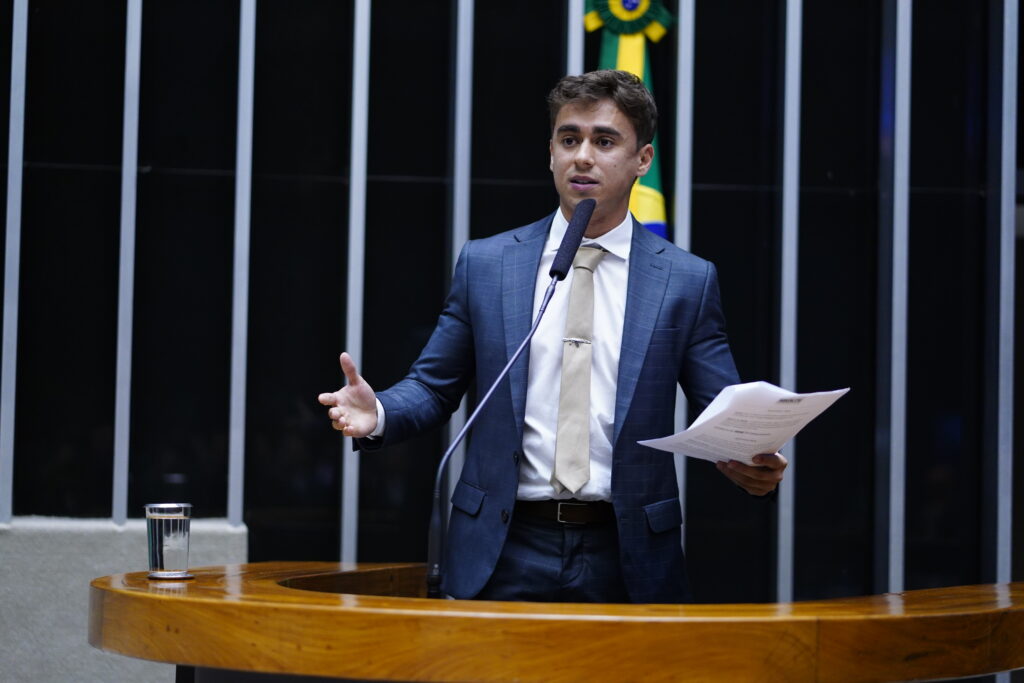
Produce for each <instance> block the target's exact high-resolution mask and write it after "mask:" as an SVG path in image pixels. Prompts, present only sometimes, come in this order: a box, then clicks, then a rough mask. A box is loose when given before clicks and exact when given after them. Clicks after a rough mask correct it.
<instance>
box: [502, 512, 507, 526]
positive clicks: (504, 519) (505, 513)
mask: <svg viewBox="0 0 1024 683" xmlns="http://www.w3.org/2000/svg"><path fill="white" fill-rule="evenodd" d="M501 521H502V522H503V523H504V524H508V510H502V511H501Z"/></svg>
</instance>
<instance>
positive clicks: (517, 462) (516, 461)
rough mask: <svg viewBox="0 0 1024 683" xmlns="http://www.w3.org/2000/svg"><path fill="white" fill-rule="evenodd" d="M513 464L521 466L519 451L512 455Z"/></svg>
mask: <svg viewBox="0 0 1024 683" xmlns="http://www.w3.org/2000/svg"><path fill="white" fill-rule="evenodd" d="M512 462H513V463H515V464H516V465H518V464H519V451H515V452H514V453H512Z"/></svg>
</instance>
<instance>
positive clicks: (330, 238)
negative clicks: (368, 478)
mask: <svg viewBox="0 0 1024 683" xmlns="http://www.w3.org/2000/svg"><path fill="white" fill-rule="evenodd" d="M351 55H352V3H351V2H328V1H316V2H313V1H305V2H294V1H289V2H282V1H276V2H261V3H259V4H258V6H257V17H256V83H255V87H256V94H255V98H256V99H255V108H256V118H255V122H254V132H253V135H254V149H253V166H254V179H253V200H252V251H251V257H250V268H251V275H252V280H251V286H250V290H249V367H248V373H247V374H248V387H247V396H246V467H245V522H246V524H247V525H248V527H249V559H250V560H252V561H260V560H283V559H296V560H298V559H302V560H336V559H337V558H338V552H339V542H340V533H341V527H340V516H341V450H342V444H341V441H340V439H339V438H338V434H337V432H335V431H334V430H332V429H331V428H330V424H329V423H328V421H327V417H326V415H325V414H324V410H323V407H322V406H320V404H319V403H317V400H316V397H317V395H318V394H320V393H321V392H323V391H328V390H333V389H336V388H337V387H338V386H339V385H340V384H341V370H340V368H339V367H338V355H339V353H340V352H341V351H342V350H343V348H342V344H343V340H344V326H345V323H344V321H345V310H344V305H345V271H346V259H347V256H346V245H347V241H348V237H347V233H348V230H347V225H348V211H347V207H348V182H347V169H348V158H349V148H348V139H349V128H350V124H349V120H350V114H349V111H350V108H351V74H352V57H351Z"/></svg>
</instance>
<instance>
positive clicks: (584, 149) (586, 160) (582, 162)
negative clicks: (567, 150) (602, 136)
mask: <svg viewBox="0 0 1024 683" xmlns="http://www.w3.org/2000/svg"><path fill="white" fill-rule="evenodd" d="M573 161H574V162H575V163H576V165H577V166H581V167H583V168H589V167H590V166H593V165H594V146H593V145H591V144H590V142H589V141H587V140H584V141H583V142H581V143H580V144H579V145H577V146H576V155H575V157H573Z"/></svg>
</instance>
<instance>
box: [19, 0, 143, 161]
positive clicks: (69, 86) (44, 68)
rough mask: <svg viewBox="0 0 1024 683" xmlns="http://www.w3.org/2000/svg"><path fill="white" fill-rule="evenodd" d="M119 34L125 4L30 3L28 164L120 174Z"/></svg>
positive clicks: (121, 71) (121, 38) (121, 62)
mask: <svg viewBox="0 0 1024 683" xmlns="http://www.w3.org/2000/svg"><path fill="white" fill-rule="evenodd" d="M124 31H125V3H124V2H107V3H82V2H75V1H74V0H37V1H34V2H32V3H30V5H29V20H28V62H27V67H26V79H27V84H26V93H25V161H26V162H28V163H57V164H103V165H110V166H120V164H121V128H122V126H121V109H122V107H123V104H124ZM8 72H9V71H8Z"/></svg>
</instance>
